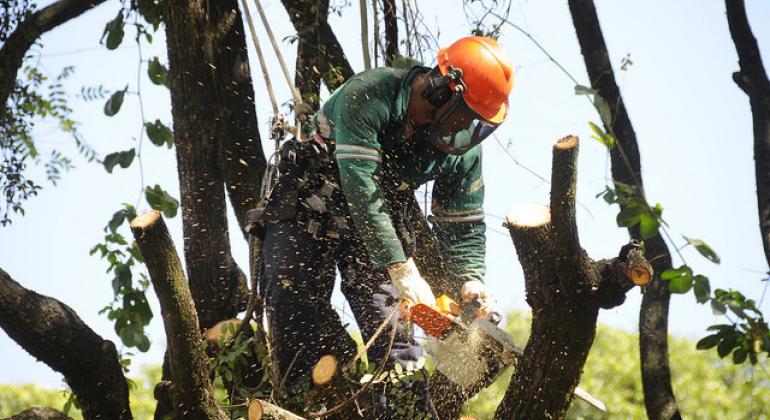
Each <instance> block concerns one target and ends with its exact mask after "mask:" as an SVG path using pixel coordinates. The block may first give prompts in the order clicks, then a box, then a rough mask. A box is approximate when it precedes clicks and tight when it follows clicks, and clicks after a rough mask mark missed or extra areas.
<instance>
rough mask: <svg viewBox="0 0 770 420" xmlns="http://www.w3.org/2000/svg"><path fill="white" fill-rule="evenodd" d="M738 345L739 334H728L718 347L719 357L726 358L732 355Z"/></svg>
mask: <svg viewBox="0 0 770 420" xmlns="http://www.w3.org/2000/svg"><path fill="white" fill-rule="evenodd" d="M737 345H738V334H736V333H734V332H733V333H731V334H727V335H726V336H725V337H724V338H723V339H722V342H720V343H719V345H718V346H717V354H719V357H722V358H724V357H725V356H727V355H728V354H730V352H731V351H733V349H734V348H735V346H737Z"/></svg>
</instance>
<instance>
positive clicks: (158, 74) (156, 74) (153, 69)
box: [147, 57, 168, 86]
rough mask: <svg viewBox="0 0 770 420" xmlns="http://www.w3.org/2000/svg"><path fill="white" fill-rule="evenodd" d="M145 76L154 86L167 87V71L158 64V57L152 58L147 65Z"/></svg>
mask: <svg viewBox="0 0 770 420" xmlns="http://www.w3.org/2000/svg"><path fill="white" fill-rule="evenodd" d="M147 76H148V77H149V78H150V81H151V82H152V83H154V84H156V85H164V86H168V69H167V68H166V66H164V65H162V64H160V61H159V60H158V57H153V59H152V60H150V63H149V64H148V65H147Z"/></svg>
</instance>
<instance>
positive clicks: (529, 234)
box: [495, 136, 641, 419]
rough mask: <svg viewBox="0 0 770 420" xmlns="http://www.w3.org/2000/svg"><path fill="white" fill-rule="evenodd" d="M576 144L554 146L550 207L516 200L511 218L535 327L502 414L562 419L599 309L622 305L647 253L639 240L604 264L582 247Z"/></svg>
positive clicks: (501, 416)
mask: <svg viewBox="0 0 770 420" xmlns="http://www.w3.org/2000/svg"><path fill="white" fill-rule="evenodd" d="M577 150H578V140H577V138H576V137H571V136H570V137H566V138H564V139H561V140H559V141H558V142H557V143H556V144H555V145H554V149H553V167H552V182H551V205H550V208H549V207H547V206H538V205H526V206H521V205H519V206H514V207H513V208H512V209H511V211H509V213H508V217H507V219H506V220H507V221H506V223H507V226H508V229H509V231H510V234H511V239H512V240H513V243H514V245H515V247H516V252H517V254H518V256H519V261H520V262H521V266H522V268H523V270H524V278H525V287H526V296H527V303H529V305H530V306H531V307H532V332H531V335H530V339H529V341H528V342H527V345H526V347H525V348H524V351H523V353H522V355H521V357H520V358H519V361H518V365H517V368H516V371H515V372H514V374H513V377H512V378H511V383H510V385H509V387H508V390H507V391H506V393H505V396H504V397H503V401H502V402H501V404H500V406H499V407H498V408H497V412H496V413H495V418H497V419H529V418H538V419H539V418H563V417H564V415H565V413H566V411H567V408H569V404H570V402H571V400H572V395H573V393H574V390H575V387H576V386H577V384H578V381H579V380H580V374H581V372H582V369H583V365H584V364H585V361H586V358H587V357H588V352H589V350H590V349H591V345H592V344H593V339H594V335H595V333H596V320H597V317H598V314H599V309H600V308H611V307H614V306H617V305H620V304H621V303H623V301H624V300H625V294H626V292H627V291H628V290H630V289H631V288H632V287H633V286H634V284H633V282H632V281H631V279H630V276H629V264H628V262H629V261H630V260H632V259H633V260H634V261H636V258H640V257H641V251H639V250H638V249H637V248H636V247H635V246H633V245H626V246H624V247H623V248H622V249H621V251H620V255H619V256H618V257H617V258H614V259H611V260H602V261H598V262H595V261H594V260H592V259H591V258H589V257H588V256H587V254H586V252H585V251H584V250H583V249H582V248H581V247H580V241H579V237H578V234H577V225H576V221H575V189H576V179H577V172H576V170H577V168H576V162H577ZM631 255H633V256H634V258H629V257H630V256H631Z"/></svg>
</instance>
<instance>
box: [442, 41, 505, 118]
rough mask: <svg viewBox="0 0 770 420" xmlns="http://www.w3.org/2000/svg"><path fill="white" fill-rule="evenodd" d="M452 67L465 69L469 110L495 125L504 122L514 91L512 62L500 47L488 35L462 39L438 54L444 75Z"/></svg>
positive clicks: (464, 93)
mask: <svg viewBox="0 0 770 420" xmlns="http://www.w3.org/2000/svg"><path fill="white" fill-rule="evenodd" d="M450 66H451V67H452V68H455V69H460V70H462V75H463V82H464V83H465V85H466V89H465V91H464V92H463V94H462V95H463V99H464V100H465V103H466V104H467V105H468V107H469V108H471V109H472V110H473V111H474V112H476V113H477V114H479V115H480V116H481V117H482V118H484V119H485V120H487V121H488V122H490V123H492V124H500V123H501V122H503V120H505V117H506V116H507V115H508V95H509V94H510V93H511V89H512V88H513V62H512V61H511V58H510V57H509V56H508V54H507V53H506V52H505V51H504V50H503V48H502V47H500V44H498V43H497V41H495V40H494V39H492V38H488V37H485V36H467V37H465V38H460V39H458V40H457V41H455V42H454V43H453V44H452V45H450V46H448V47H446V48H442V49H440V50H439V51H438V67H439V70H440V71H441V75H442V76H446V75H447V73H448V71H449V67H450Z"/></svg>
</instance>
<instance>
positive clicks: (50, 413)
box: [8, 407, 72, 420]
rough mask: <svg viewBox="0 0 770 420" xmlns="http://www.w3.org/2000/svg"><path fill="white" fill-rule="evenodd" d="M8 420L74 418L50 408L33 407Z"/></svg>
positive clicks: (65, 419) (60, 419)
mask: <svg viewBox="0 0 770 420" xmlns="http://www.w3.org/2000/svg"><path fill="white" fill-rule="evenodd" d="M8 420H72V417H70V416H68V415H66V414H64V413H62V412H61V411H59V410H54V409H53V408H50V407H31V408H28V409H26V410H24V411H22V412H21V413H19V414H14V415H13V416H11V417H8Z"/></svg>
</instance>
